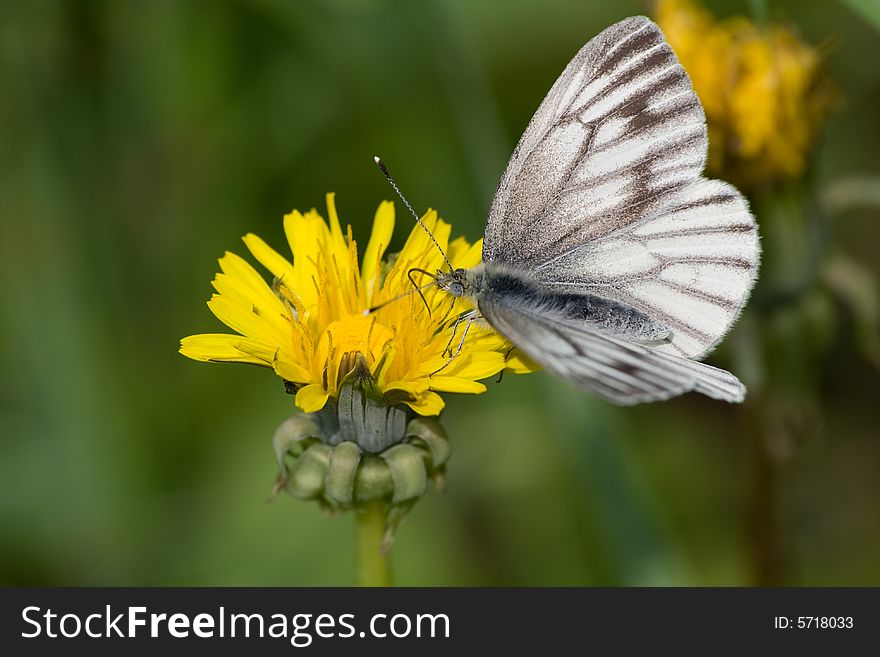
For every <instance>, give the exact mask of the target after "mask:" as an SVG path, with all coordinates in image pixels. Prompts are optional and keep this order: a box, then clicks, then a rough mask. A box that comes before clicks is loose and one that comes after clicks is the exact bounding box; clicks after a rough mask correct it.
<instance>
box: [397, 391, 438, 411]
mask: <svg viewBox="0 0 880 657" xmlns="http://www.w3.org/2000/svg"><path fill="white" fill-rule="evenodd" d="M406 405H407V406H409V407H410V408H411V409H413V410H414V411H415V412H416V413H418V414H419V415H440V411H442V410H443V409H444V408H445V407H446V402H444V401H443V398H442V397H441V396H440V395H438V394H437V393H436V392H430V391H428V392H426V393H424V394H422V395H420V396H419V397H418V398H417V399H416V400H415V401H412V402H406Z"/></svg>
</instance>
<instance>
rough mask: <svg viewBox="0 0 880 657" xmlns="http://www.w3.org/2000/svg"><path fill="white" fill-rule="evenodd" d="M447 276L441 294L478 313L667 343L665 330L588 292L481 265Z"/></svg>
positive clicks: (668, 334)
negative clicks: (500, 310) (511, 314)
mask: <svg viewBox="0 0 880 657" xmlns="http://www.w3.org/2000/svg"><path fill="white" fill-rule="evenodd" d="M448 276H450V277H451V278H450V281H449V283H450V286H449V287H450V288H452V289H448V290H447V291H449V292H450V293H451V294H452V293H453V291H458V290H459V289H461V291H462V292H461V294H458V295H455V296H463V297H466V298H468V299H470V300H471V301H473V302H474V303H475V304H476V305H477V306H478V307H479V306H483V305H486V304H490V305H495V306H506V307H512V308H516V309H518V310H520V311H522V312H526V313H537V314H540V315H543V316H545V317H552V318H554V319H557V320H559V321H562V322H571V323H575V324H577V325H579V326H582V327H589V328H592V329H594V330H598V331H602V332H604V333H608V334H611V335H615V336H617V337H621V338H625V339H628V340H633V341H636V342H643V343H656V342H665V341H667V340H668V339H669V337H670V330H669V328H668V327H667V326H664V325H663V324H661V323H660V322H658V321H656V320H654V319H652V318H650V317H649V316H648V315H646V314H645V313H643V312H641V311H640V310H638V309H636V308H633V307H631V306H627V305H625V304H622V303H619V302H617V301H612V300H610V299H606V298H603V297H602V296H601V295H600V294H596V293H593V292H592V291H586V290H581V289H571V288H568V289H565V288H559V287H552V286H548V285H546V284H544V283H541V282H540V281H537V280H535V279H534V278H533V277H532V276H531V275H530V274H529V273H528V272H525V271H521V270H517V269H515V268H511V267H507V266H503V265H498V264H496V263H484V264H481V265H478V266H476V267H474V268H472V269H459V270H456V271H454V272H452V274H449V275H448ZM441 287H443V285H442V284H441ZM444 289H447V288H444Z"/></svg>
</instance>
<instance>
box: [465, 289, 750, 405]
mask: <svg viewBox="0 0 880 657" xmlns="http://www.w3.org/2000/svg"><path fill="white" fill-rule="evenodd" d="M498 301H501V300H496V301H495V302H487V301H486V300H483V301H481V302H480V304H479V306H480V312H481V313H482V314H483V315H484V317H485V318H486V319H487V320H488V321H489V323H490V324H492V326H494V327H495V329H496V330H498V331H499V332H500V333H502V334H503V335H504V336H505V337H507V338H508V339H509V340H510V341H511V342H513V343H514V344H515V345H517V346H518V347H519V348H520V349H522V350H523V351H524V352H525V353H526V354H527V355H528V356H529V357H530V358H532V359H533V360H535V361H537V362H538V363H541V365H543V366H544V367H545V368H546V369H547V370H549V371H551V372H553V373H554V374H556V375H558V376H560V377H562V378H563V379H566V380H567V381H570V382H572V383H574V384H575V385H577V386H579V387H580V388H583V389H585V390H588V391H590V392H593V393H595V394H596V395H598V396H600V397H602V398H604V399H606V400H608V401H610V402H613V403H615V404H621V405H632V404H640V403H643V402H652V401H660V400H663V399H669V398H671V397H676V396H678V395H681V394H684V393H686V392H689V391H695V392H699V393H702V394H704V395H707V396H709V397H712V398H714V399H721V400H724V401H728V402H741V401H742V400H743V398H744V397H745V387H744V386H743V384H742V383H740V381H739V380H738V379H737V378H736V377H735V376H733V375H732V374H731V373H730V372H726V371H724V370H721V369H718V368H716V367H712V366H710V365H706V364H705V363H698V362H696V361H693V360H689V359H686V358H681V357H678V356H673V355H670V354H665V353H663V352H660V351H657V350H656V349H652V348H650V347H646V346H644V345H640V344H634V343H631V342H628V341H626V340H621V339H618V338H615V337H612V336H609V335H606V334H603V333H600V332H597V331H592V330H589V329H585V328H583V327H582V326H579V325H577V324H574V323H571V322H564V321H560V320H558V319H555V318H552V317H550V316H548V315H546V314H544V313H541V312H539V311H537V310H535V309H531V308H528V307H517V308H514V307H511V306H509V305H505V304H504V303H503V302H500V303H499V302H498Z"/></svg>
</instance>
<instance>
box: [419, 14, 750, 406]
mask: <svg viewBox="0 0 880 657" xmlns="http://www.w3.org/2000/svg"><path fill="white" fill-rule="evenodd" d="M707 150H708V140H707V136H706V118H705V115H704V113H703V108H702V106H701V105H700V101H699V100H698V98H697V96H696V94H695V93H694V90H693V88H692V86H691V83H690V79H689V78H688V76H687V73H686V72H685V70H684V69H683V68H682V66H681V65H680V64H679V62H678V59H677V58H676V56H675V54H674V53H673V51H672V49H671V48H670V47H669V44H668V43H666V41H665V39H664V37H663V33H662V32H661V31H660V29H659V28H658V27H657V25H655V24H654V23H653V22H651V21H650V20H649V19H647V18H645V17H643V16H639V17H633V18H628V19H626V20H623V21H621V22H619V23H617V24H615V25H612V26H611V27H609V28H608V29H606V30H604V31H603V32H602V33H600V34H599V35H597V36H596V37H595V38H593V39H592V40H591V41H590V42H589V43H587V45H585V46H584V47H583V48H582V49H581V50H580V52H578V54H577V55H575V57H574V59H573V60H572V61H571V62H570V63H569V65H568V66H567V67H566V69H565V70H564V71H563V73H562V75H561V76H560V77H559V79H558V80H557V81H556V83H555V84H554V85H553V87H552V88H551V89H550V92H549V93H548V94H547V97H546V98H545V99H544V102H543V103H541V106H540V107H539V108H538V111H537V112H536V113H535V116H534V117H533V118H532V120H531V122H530V123H529V126H528V127H527V128H526V131H525V134H523V136H522V138H521V139H520V141H519V144H518V145H517V147H516V150H514V152H513V156H512V157H511V159H510V163H509V164H508V165H507V169H506V171H505V172H504V175H503V176H502V178H501V182H500V183H499V185H498V190H497V192H496V193H495V198H494V200H493V202H492V208H491V210H490V212H489V220H488V224H487V226H486V235H485V239H484V242H483V263H482V264H480V265H478V266H477V267H474V268H473V269H469V270H465V269H458V270H455V271H450V272H448V273H438V276H437V279H436V284H437V285H439V286H440V287H441V288H442V289H444V290H446V291H447V292H448V293H449V294H451V295H453V296H456V297H466V298H469V299H471V300H472V301H473V302H474V304H475V305H476V307H477V308H478V309H479V314H480V315H482V317H484V318H485V319H486V320H487V321H488V322H489V323H490V324H491V325H492V326H493V327H494V328H495V329H496V330H497V331H498V332H500V333H501V334H502V335H504V336H505V337H507V338H508V339H509V340H510V341H511V342H512V343H513V344H515V345H516V346H517V347H519V348H520V349H522V351H524V352H525V353H526V354H527V355H528V356H529V357H531V358H532V359H534V360H535V361H537V362H538V363H540V364H542V365H543V366H544V367H545V368H546V369H547V370H549V371H551V372H553V373H555V374H558V375H559V376H561V377H562V378H564V379H566V380H568V381H571V382H573V383H575V384H576V385H578V386H580V387H582V388H585V389H587V390H589V391H591V392H594V393H596V394H597V395H599V396H600V397H603V398H605V399H607V400H610V401H612V402H615V403H618V404H636V403H640V402H649V401H655V400H660V399H668V398H670V397H674V396H676V395H680V394H682V393H685V392H688V391H691V390H693V391H696V392H700V393H703V394H704V395H708V396H710V397H714V398H716V399H723V400H726V401H729V402H740V401H742V400H743V398H744V396H745V387H744V386H743V385H742V383H740V381H739V380H738V379H737V378H736V377H735V376H733V375H732V374H730V373H729V372H726V371H724V370H721V369H718V368H715V367H711V366H709V365H705V364H703V363H699V362H697V361H696V360H693V359H696V358H700V357H702V356H705V355H706V354H707V353H708V352H709V351H710V350H711V349H712V348H713V347H714V346H715V345H716V344H717V343H718V342H719V340H720V339H721V338H722V337H723V335H724V334H725V333H726V332H727V330H728V329H729V328H730V326H731V325H732V324H733V322H734V321H735V320H736V318H737V316H738V315H739V312H740V310H741V309H742V307H743V306H744V305H745V302H746V299H747V298H748V295H749V291H750V290H751V288H752V285H753V283H754V281H755V276H756V274H757V268H758V257H759V245H758V235H757V230H756V226H755V222H754V219H753V218H752V215H751V214H750V213H749V209H748V206H747V203H746V201H745V199H744V198H743V197H742V195H741V194H740V193H739V192H738V191H737V190H736V189H735V188H734V187H732V186H731V185H729V184H727V183H725V182H722V181H719V180H709V179H707V178H704V177H703V175H702V173H703V168H704V165H705V162H706V153H707ZM477 317H478V314H477V313H472V314H470V315H468V316H463V317H462V319H467V320H468V321H469V322H470V321H473V320H474V319H476V318H477ZM465 331H466V329H465ZM465 334H466V332H465Z"/></svg>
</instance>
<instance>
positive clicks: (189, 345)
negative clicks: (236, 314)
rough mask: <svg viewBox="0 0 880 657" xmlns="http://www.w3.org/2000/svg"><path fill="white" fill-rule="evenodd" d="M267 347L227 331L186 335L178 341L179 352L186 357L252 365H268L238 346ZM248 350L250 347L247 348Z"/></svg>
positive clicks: (254, 348)
mask: <svg viewBox="0 0 880 657" xmlns="http://www.w3.org/2000/svg"><path fill="white" fill-rule="evenodd" d="M242 346H245V347H253V350H254V351H256V350H257V347H260V348H269V347H268V346H267V345H264V344H261V343H259V342H257V341H256V340H249V339H248V338H243V337H242V336H240V335H229V334H228V333H200V334H198V335H188V336H187V337H185V338H183V339H182V340H181V341H180V353H181V354H183V355H184V356H186V357H187V358H192V359H193V360H200V361H203V362H221V363H250V364H252V365H264V366H267V367H268V366H269V363H270V362H271V361H266V360H263V359H261V358H258V357H256V356H254V355H252V354H249V353H247V352H245V351H242V350H241V349H240V347H242ZM249 350H250V349H249Z"/></svg>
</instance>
